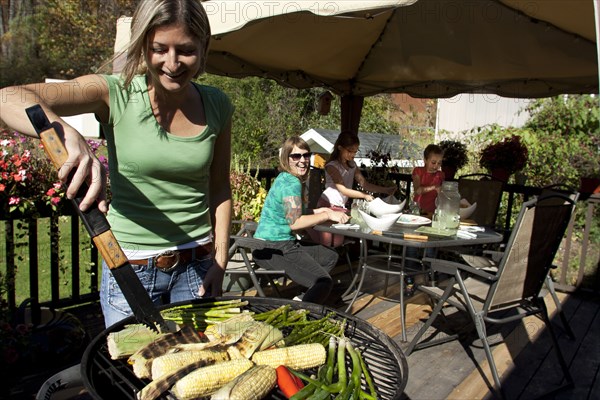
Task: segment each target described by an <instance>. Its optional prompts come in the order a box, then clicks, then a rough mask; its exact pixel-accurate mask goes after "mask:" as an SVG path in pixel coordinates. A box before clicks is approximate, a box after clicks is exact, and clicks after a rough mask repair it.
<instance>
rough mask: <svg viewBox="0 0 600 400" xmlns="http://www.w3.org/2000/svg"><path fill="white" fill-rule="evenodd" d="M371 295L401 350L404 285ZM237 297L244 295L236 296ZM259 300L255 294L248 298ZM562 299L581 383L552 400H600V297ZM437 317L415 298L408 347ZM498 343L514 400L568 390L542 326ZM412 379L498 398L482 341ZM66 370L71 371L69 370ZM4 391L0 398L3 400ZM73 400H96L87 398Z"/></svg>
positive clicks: (572, 363)
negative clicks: (422, 326)
mask: <svg viewBox="0 0 600 400" xmlns="http://www.w3.org/2000/svg"><path fill="white" fill-rule="evenodd" d="M334 276H335V277H336V279H338V281H339V283H338V285H337V288H336V291H337V293H341V291H343V289H344V288H345V285H347V283H348V281H349V274H348V272H347V270H346V267H345V266H342V265H340V266H338V267H337V268H336V270H335V275H334ZM368 282H370V285H369V286H368V287H366V288H364V292H363V294H362V295H361V296H360V297H359V298H358V300H357V301H356V303H355V304H354V306H353V309H352V313H353V314H355V315H357V316H358V317H360V318H362V319H364V320H366V321H368V322H370V323H371V324H373V325H375V326H377V327H378V328H379V329H381V330H383V331H384V332H385V333H386V334H388V336H390V337H391V338H393V339H394V340H395V341H396V342H397V343H398V344H399V345H400V346H401V347H402V348H405V347H406V343H402V342H401V328H400V306H399V304H398V302H397V301H394V299H397V298H398V295H399V292H398V290H399V282H398V278H395V280H394V278H390V281H389V289H388V292H387V297H386V298H383V297H381V296H382V293H383V276H382V275H378V274H376V273H372V276H370V277H369V279H368ZM282 289H283V290H282V296H283V297H289V298H291V297H293V296H294V295H296V294H298V288H297V287H295V286H294V285H293V284H292V285H290V286H288V287H286V288H282ZM227 294H228V295H238V294H241V293H240V292H230V293H227ZM245 294H246V295H252V292H246V293H245ZM559 296H560V297H561V298H562V303H563V308H564V311H565V313H566V314H567V317H568V318H569V320H570V324H571V327H572V329H573V330H574V332H575V335H576V339H575V340H570V339H569V338H568V337H567V336H566V334H565V333H564V331H563V330H562V327H561V325H560V321H559V320H558V318H554V314H552V316H551V318H552V321H553V324H554V326H556V327H557V329H556V332H557V335H558V337H559V342H560V345H561V348H562V350H563V353H564V355H565V357H566V359H567V363H568V365H569V367H570V371H571V373H572V375H573V378H574V380H575V387H574V388H571V389H567V390H563V391H561V392H559V393H558V394H555V395H552V396H549V397H545V398H548V399H598V398H600V298H599V296H598V295H591V294H585V293H577V294H572V295H565V294H561V293H559ZM332 297H333V299H332V304H330V305H331V306H333V307H334V308H336V309H339V310H341V311H343V310H345V309H346V307H347V302H344V301H342V300H340V299H339V297H338V298H337V299H335V296H332ZM547 297H548V298H547V304H548V307H549V310H550V311H551V312H553V311H554V310H555V305H554V302H553V301H552V299H551V298H549V296H547ZM430 310H431V308H430V306H429V304H428V299H427V298H426V296H425V295H424V294H422V293H420V292H417V293H416V294H415V295H414V296H412V297H410V298H409V300H408V305H407V334H408V338H409V340H410V339H411V338H412V337H413V336H414V334H415V333H416V331H417V330H418V328H419V324H422V320H423V319H426V318H427V316H428V312H429V311H430ZM71 312H73V313H74V314H76V315H77V316H78V317H79V318H80V319H81V320H82V321H83V322H84V324H85V325H86V328H87V329H88V332H89V334H90V336H95V335H97V334H98V333H99V332H101V330H102V329H103V328H102V324H101V321H102V317H101V313H100V310H99V305H98V304H91V305H88V306H86V307H83V308H78V309H72V310H71ZM466 321H467V320H466V319H465V318H464V317H463V316H462V315H460V314H459V313H454V314H449V315H448V318H447V326H444V327H442V331H443V334H446V333H450V329H458V330H459V331H460V330H462V331H464V326H465V322H466ZM488 334H489V336H490V337H492V338H493V340H491V343H493V345H492V347H493V352H494V357H495V359H496V364H497V365H498V369H499V373H500V375H501V379H502V381H503V386H504V388H505V390H506V394H507V398H508V399H532V398H538V397H540V396H541V395H542V394H543V393H546V392H548V391H549V390H552V389H553V388H555V387H558V386H560V385H561V380H562V373H561V370H560V367H559V366H558V364H557V361H556V358H555V355H554V352H553V350H552V346H551V344H550V338H549V336H548V334H547V332H546V331H545V330H544V329H543V322H542V321H541V320H539V319H538V318H536V317H530V318H528V319H525V320H523V321H522V322H519V323H514V324H513V325H512V326H508V327H504V328H502V329H500V330H490V331H488ZM407 360H408V365H409V378H408V384H407V387H406V390H405V394H406V398H407V399H412V400H418V399H427V400H429V399H491V398H493V396H492V394H491V392H490V389H489V386H488V385H490V383H489V382H491V381H492V379H491V374H490V373H489V368H488V365H487V361H486V359H485V355H484V352H483V349H482V348H481V346H480V344H479V341H478V340H477V338H476V335H475V337H473V336H472V335H471V336H469V335H463V337H461V340H460V341H452V342H449V343H445V344H443V345H439V346H434V347H430V348H427V349H423V350H419V351H416V352H414V353H413V354H411V355H410V356H409V357H408V358H407ZM64 368H66V367H64ZM54 372H56V371H47V372H46V373H44V374H37V375H31V376H24V377H23V378H22V379H21V380H20V381H18V382H12V383H11V384H9V387H12V388H11V390H9V392H8V397H6V398H7V399H8V398H10V399H16V400H21V399H23V400H25V399H26V400H31V399H34V398H35V393H36V392H37V390H38V388H39V387H40V386H41V384H42V383H43V382H44V380H45V379H47V378H48V377H49V376H51V375H52V373H54ZM3 393H4V392H2V391H0V399H2V398H4V397H3V396H2V394H3ZM71 399H78V400H79V399H80V400H83V399H89V397H87V396H86V395H85V394H84V395H79V396H76V397H71Z"/></svg>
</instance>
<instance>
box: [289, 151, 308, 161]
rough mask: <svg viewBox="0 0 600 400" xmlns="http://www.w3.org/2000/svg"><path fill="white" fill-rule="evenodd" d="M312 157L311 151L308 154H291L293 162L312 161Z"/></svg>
mask: <svg viewBox="0 0 600 400" xmlns="http://www.w3.org/2000/svg"><path fill="white" fill-rule="evenodd" d="M310 156H312V153H311V152H310V151H309V152H308V153H291V154H290V156H289V157H290V158H291V159H292V161H300V159H301V158H304V159H305V160H310Z"/></svg>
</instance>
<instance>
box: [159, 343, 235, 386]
mask: <svg viewBox="0 0 600 400" xmlns="http://www.w3.org/2000/svg"><path fill="white" fill-rule="evenodd" d="M226 360H229V355H228V354H227V350H225V349H222V348H221V349H214V350H212V349H211V350H199V351H178V352H175V353H168V354H165V355H162V356H160V357H157V358H155V359H154V360H153V361H152V379H153V380H154V379H158V378H160V377H161V376H163V375H166V374H170V373H172V372H175V371H176V370H178V369H180V368H181V367H185V366H186V365H188V364H191V363H195V362H198V361H203V362H204V365H202V366H205V365H210V364H214V363H217V362H219V361H226Z"/></svg>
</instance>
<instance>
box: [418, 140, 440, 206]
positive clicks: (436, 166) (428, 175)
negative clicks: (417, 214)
mask: <svg viewBox="0 0 600 400" xmlns="http://www.w3.org/2000/svg"><path fill="white" fill-rule="evenodd" d="M423 157H424V161H425V166H424V167H415V168H414V169H413V172H412V180H413V188H414V200H415V202H416V203H417V204H418V205H419V208H420V210H421V213H423V214H428V215H431V214H433V212H434V211H435V199H436V198H437V195H438V193H439V192H440V189H441V187H442V182H444V173H443V172H442V171H441V167H442V159H443V158H444V151H443V150H442V149H441V148H440V147H439V146H437V145H435V144H430V145H428V146H427V147H425V151H424V152H423Z"/></svg>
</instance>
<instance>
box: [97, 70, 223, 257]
mask: <svg viewBox="0 0 600 400" xmlns="http://www.w3.org/2000/svg"><path fill="white" fill-rule="evenodd" d="M103 76H104V78H105V79H106V82H107V83H108V87H109V95H110V117H109V121H108V123H107V124H102V129H103V132H104V134H105V136H106V139H107V142H108V143H107V147H108V165H109V176H110V186H111V191H112V199H111V202H110V209H109V212H108V221H109V222H110V224H111V227H112V231H113V232H114V234H115V236H116V238H117V240H118V241H119V244H120V245H121V247H123V248H124V249H127V250H138V249H139V250H153V249H161V248H166V247H171V246H177V245H180V244H184V243H189V242H191V241H196V240H199V239H202V238H204V237H206V236H207V235H209V233H210V231H211V221H210V213H209V202H208V190H209V186H208V185H209V180H210V179H209V172H210V166H211V163H212V158H213V151H214V146H215V141H216V139H217V137H218V136H219V134H220V133H221V132H222V130H223V129H224V128H225V126H226V125H227V123H228V121H229V119H230V118H231V115H232V113H233V106H232V104H231V103H230V101H229V99H228V98H227V96H226V95H225V94H224V93H223V92H221V91H220V90H218V89H216V88H213V87H209V86H203V85H197V84H194V86H195V87H196V89H198V91H199V93H200V95H201V96H202V103H203V105H204V111H205V115H206V122H207V126H206V127H205V128H204V129H203V130H202V131H198V132H193V135H191V136H189V137H180V136H175V135H172V134H170V133H169V132H167V131H165V130H164V129H163V128H162V127H161V126H160V125H159V124H158V122H157V121H156V118H155V117H154V115H153V113H152V106H151V104H150V97H149V96H148V86H147V84H146V77H145V76H137V77H135V78H134V79H133V81H132V82H131V86H130V87H129V89H128V90H125V88H124V87H123V81H122V79H121V78H120V77H118V76H113V75H103Z"/></svg>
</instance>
